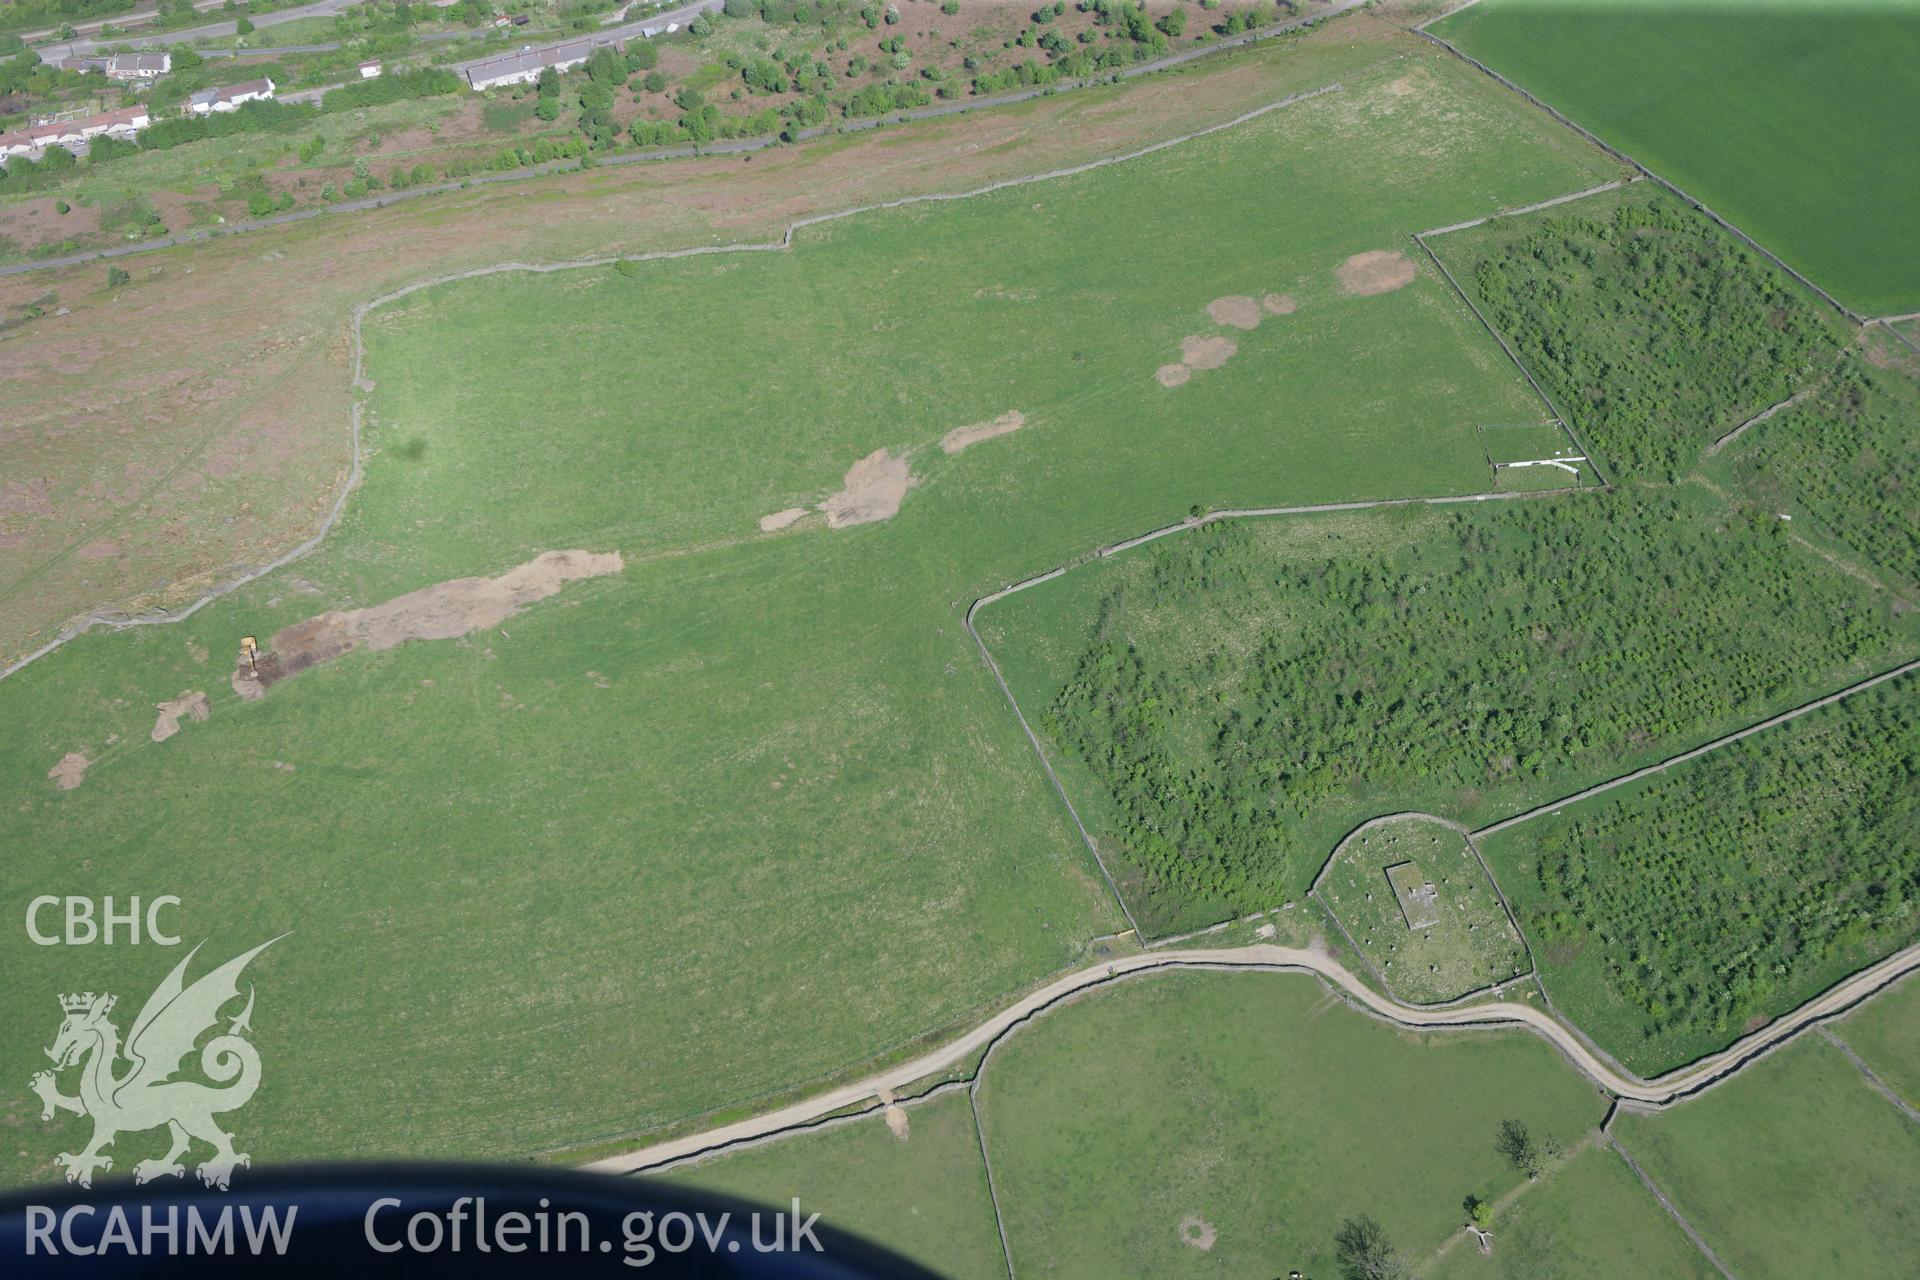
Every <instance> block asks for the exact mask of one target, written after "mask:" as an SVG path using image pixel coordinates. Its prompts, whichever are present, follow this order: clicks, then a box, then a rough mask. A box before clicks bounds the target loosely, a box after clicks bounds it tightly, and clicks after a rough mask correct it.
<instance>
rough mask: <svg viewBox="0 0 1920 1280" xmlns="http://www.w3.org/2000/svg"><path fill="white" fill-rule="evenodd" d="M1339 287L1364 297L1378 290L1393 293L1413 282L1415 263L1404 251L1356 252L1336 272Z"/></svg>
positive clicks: (1372, 250) (1370, 295) (1376, 250)
mask: <svg viewBox="0 0 1920 1280" xmlns="http://www.w3.org/2000/svg"><path fill="white" fill-rule="evenodd" d="M1334 275H1335V276H1337V277H1339V280H1340V287H1341V288H1342V289H1345V290H1346V291H1347V292H1348V293H1351V294H1353V295H1355V296H1356V297H1361V298H1370V297H1372V296H1373V295H1374V294H1377V293H1392V292H1393V291H1394V290H1395V289H1404V288H1406V287H1407V286H1408V285H1409V284H1412V283H1413V275H1414V266H1413V262H1412V260H1411V259H1409V258H1408V257H1407V255H1406V254H1404V253H1395V252H1393V251H1391V250H1387V249H1369V250H1368V251H1367V252H1365V253H1356V254H1354V255H1353V256H1352V257H1351V258H1348V259H1347V260H1346V261H1345V262H1343V263H1341V264H1340V268H1339V270H1337V271H1335V272H1334Z"/></svg>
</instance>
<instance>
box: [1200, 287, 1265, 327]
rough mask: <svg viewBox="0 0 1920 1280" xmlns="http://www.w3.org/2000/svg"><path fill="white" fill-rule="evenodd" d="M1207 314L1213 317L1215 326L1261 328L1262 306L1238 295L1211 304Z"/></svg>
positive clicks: (1219, 299) (1215, 300)
mask: <svg viewBox="0 0 1920 1280" xmlns="http://www.w3.org/2000/svg"><path fill="white" fill-rule="evenodd" d="M1207 314H1208V315H1209V316H1212V317H1213V322H1214V323H1215V324H1224V325H1231V326H1232V327H1233V328H1235V329H1258V328H1259V327H1260V304H1259V303H1257V302H1255V301H1254V300H1253V299H1252V298H1249V297H1245V296H1243V295H1241V294H1237V293H1236V294H1231V295H1229V296H1227V297H1225V298H1215V299H1214V300H1213V301H1212V302H1209V303H1208V304H1207Z"/></svg>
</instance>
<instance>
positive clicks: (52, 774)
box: [47, 751, 93, 791]
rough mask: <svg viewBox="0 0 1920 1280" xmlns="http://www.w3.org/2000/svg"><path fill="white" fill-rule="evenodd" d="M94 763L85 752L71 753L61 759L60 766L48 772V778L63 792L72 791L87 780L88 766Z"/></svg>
mask: <svg viewBox="0 0 1920 1280" xmlns="http://www.w3.org/2000/svg"><path fill="white" fill-rule="evenodd" d="M92 763H93V761H91V760H89V759H87V757H86V753H85V752H82V751H69V752H67V754H65V755H63V756H61V757H60V763H59V764H57V765H55V766H53V768H51V769H49V770H47V776H48V777H49V778H52V779H53V781H54V785H56V786H58V787H59V788H60V789H61V790H62V791H71V790H73V789H74V788H75V787H77V786H79V785H80V784H81V783H83V782H85V781H86V780H87V766H88V765H91V764H92Z"/></svg>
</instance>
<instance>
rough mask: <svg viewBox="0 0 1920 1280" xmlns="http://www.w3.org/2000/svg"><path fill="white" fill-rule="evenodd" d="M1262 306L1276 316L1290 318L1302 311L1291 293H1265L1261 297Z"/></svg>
mask: <svg viewBox="0 0 1920 1280" xmlns="http://www.w3.org/2000/svg"><path fill="white" fill-rule="evenodd" d="M1260 305H1261V306H1263V307H1265V308H1266V309H1267V310H1268V311H1269V312H1271V313H1272V314H1274V315H1276V316H1290V315H1292V314H1293V313H1294V312H1296V311H1298V310H1299V309H1300V304H1299V303H1297V302H1295V301H1294V300H1293V295H1292V294H1290V293H1263V294H1261V295H1260Z"/></svg>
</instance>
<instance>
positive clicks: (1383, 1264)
mask: <svg viewBox="0 0 1920 1280" xmlns="http://www.w3.org/2000/svg"><path fill="white" fill-rule="evenodd" d="M1333 1256H1334V1260H1335V1262H1336V1263H1338V1264H1339V1267H1340V1274H1341V1275H1342V1276H1343V1277H1345V1280H1406V1277H1407V1267H1406V1264H1405V1263H1403V1262H1401V1261H1400V1255H1399V1253H1398V1252H1397V1251H1396V1250H1395V1249H1394V1247H1393V1242H1392V1241H1391V1240H1389V1239H1387V1233H1386V1230H1385V1229H1384V1228H1383V1227H1381V1225H1380V1224H1379V1223H1377V1222H1375V1221H1374V1220H1373V1219H1372V1218H1371V1217H1370V1216H1368V1215H1367V1214H1364V1213H1363V1214H1361V1215H1360V1216H1359V1217H1357V1218H1348V1219H1347V1220H1346V1221H1345V1222H1343V1223H1341V1224H1340V1229H1339V1230H1338V1231H1336V1232H1334V1233H1333Z"/></svg>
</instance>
